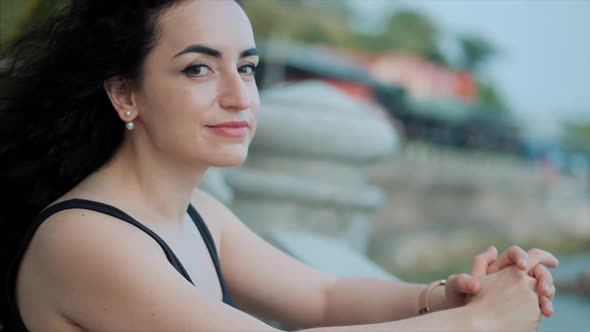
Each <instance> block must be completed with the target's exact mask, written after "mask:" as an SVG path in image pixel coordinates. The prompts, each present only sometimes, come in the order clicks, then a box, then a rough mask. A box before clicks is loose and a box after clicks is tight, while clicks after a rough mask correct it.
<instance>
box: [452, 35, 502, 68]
mask: <svg viewBox="0 0 590 332" xmlns="http://www.w3.org/2000/svg"><path fill="white" fill-rule="evenodd" d="M459 44H460V46H461V53H462V56H461V63H460V66H461V68H463V69H466V70H468V71H471V72H476V73H477V72H478V71H479V70H480V69H481V67H482V66H484V65H485V64H486V62H488V61H489V60H490V59H491V58H493V57H494V56H496V55H497V51H496V48H495V47H494V45H492V43H491V42H489V41H488V40H487V39H485V38H483V37H481V36H476V35H464V36H461V37H459Z"/></svg>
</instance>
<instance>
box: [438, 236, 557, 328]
mask: <svg viewBox="0 0 590 332" xmlns="http://www.w3.org/2000/svg"><path fill="white" fill-rule="evenodd" d="M558 264H559V261H558V260H557V258H555V256H553V255H552V254H551V253H549V252H547V251H544V250H541V249H531V250H529V251H528V252H527V251H524V250H523V249H522V248H520V247H518V246H512V247H510V248H508V249H507V250H506V251H505V252H504V253H502V254H501V255H500V256H499V257H498V250H497V249H496V248H495V247H493V246H492V247H489V248H488V249H487V250H486V251H485V252H483V253H481V254H479V255H477V256H475V257H474V258H473V264H472V268H471V275H469V274H466V273H463V274H458V275H452V276H450V277H449V278H448V279H447V284H446V286H445V298H446V300H445V301H444V302H445V303H446V307H445V308H442V309H450V308H455V307H459V306H463V305H465V304H466V303H467V302H468V299H469V297H470V296H472V295H475V294H477V293H478V292H479V291H480V289H481V283H480V280H479V278H481V277H483V276H486V275H488V274H492V273H495V272H498V271H500V270H502V269H504V268H506V267H508V266H512V265H515V266H517V267H518V269H520V270H522V271H523V272H526V274H527V275H528V276H530V277H532V278H534V279H536V285H535V291H536V293H537V295H538V297H539V307H540V310H541V314H542V315H543V316H546V317H550V316H551V315H552V314H553V304H552V300H553V297H554V295H555V286H554V285H553V276H552V275H551V273H550V272H549V271H548V270H547V268H548V267H549V268H554V267H557V265H558Z"/></svg>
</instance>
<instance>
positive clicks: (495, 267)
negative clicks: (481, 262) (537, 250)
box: [487, 246, 528, 274]
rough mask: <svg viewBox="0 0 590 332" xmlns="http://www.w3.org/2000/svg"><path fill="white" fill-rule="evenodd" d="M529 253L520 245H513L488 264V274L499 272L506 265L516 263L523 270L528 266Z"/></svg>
mask: <svg viewBox="0 0 590 332" xmlns="http://www.w3.org/2000/svg"><path fill="white" fill-rule="evenodd" d="M527 260H528V254H527V252H526V251H524V250H523V249H522V248H521V247H519V246H511V247H510V248H508V249H507V250H506V251H505V252H503V253H502V255H500V257H498V259H497V260H496V261H495V262H493V263H492V264H490V266H488V270H487V272H488V274H490V273H494V272H498V271H500V270H502V269H503V268H505V267H506V266H509V265H513V264H516V265H518V268H519V269H521V270H526V269H527V267H528V262H527Z"/></svg>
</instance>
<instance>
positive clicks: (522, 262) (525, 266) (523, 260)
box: [520, 258, 529, 268]
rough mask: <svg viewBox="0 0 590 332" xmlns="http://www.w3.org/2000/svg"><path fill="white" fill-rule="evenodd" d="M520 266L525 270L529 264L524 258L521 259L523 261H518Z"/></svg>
mask: <svg viewBox="0 0 590 332" xmlns="http://www.w3.org/2000/svg"><path fill="white" fill-rule="evenodd" d="M520 265H522V266H523V267H524V268H527V267H528V266H529V262H528V261H527V259H526V258H523V259H522V260H521V261H520Z"/></svg>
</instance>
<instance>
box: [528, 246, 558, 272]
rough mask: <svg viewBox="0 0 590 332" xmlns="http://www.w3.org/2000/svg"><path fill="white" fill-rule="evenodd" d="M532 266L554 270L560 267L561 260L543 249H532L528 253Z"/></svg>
mask: <svg viewBox="0 0 590 332" xmlns="http://www.w3.org/2000/svg"><path fill="white" fill-rule="evenodd" d="M528 256H529V260H530V266H535V265H537V264H543V265H545V266H547V267H550V268H554V267H557V266H558V265H559V260H558V259H557V258H556V257H555V256H553V254H551V253H550V252H548V251H545V250H541V249H537V248H534V249H531V250H529V251H528Z"/></svg>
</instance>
